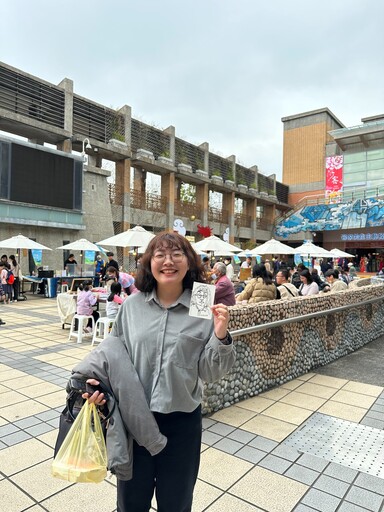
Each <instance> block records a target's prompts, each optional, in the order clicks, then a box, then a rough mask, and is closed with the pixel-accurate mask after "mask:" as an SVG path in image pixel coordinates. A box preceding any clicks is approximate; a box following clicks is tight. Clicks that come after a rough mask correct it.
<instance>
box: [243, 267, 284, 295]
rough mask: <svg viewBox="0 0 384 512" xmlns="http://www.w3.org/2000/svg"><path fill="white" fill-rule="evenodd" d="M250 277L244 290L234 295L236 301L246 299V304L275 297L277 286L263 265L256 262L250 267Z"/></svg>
mask: <svg viewBox="0 0 384 512" xmlns="http://www.w3.org/2000/svg"><path fill="white" fill-rule="evenodd" d="M252 277H253V279H251V281H250V282H249V283H248V284H247V286H246V287H245V288H244V291H242V292H241V293H239V294H238V295H237V296H236V302H242V301H246V302H247V303H248V304H255V303H257V302H263V301H266V300H273V299H276V298H277V288H276V286H275V285H274V283H273V282H272V276H271V273H270V272H268V271H267V269H266V268H265V265H263V264H262V263H261V264H260V265H258V264H256V265H255V266H254V267H253V269H252Z"/></svg>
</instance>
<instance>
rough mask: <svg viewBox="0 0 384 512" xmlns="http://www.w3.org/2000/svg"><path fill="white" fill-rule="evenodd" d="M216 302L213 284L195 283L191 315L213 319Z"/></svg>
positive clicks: (190, 308)
mask: <svg viewBox="0 0 384 512" xmlns="http://www.w3.org/2000/svg"><path fill="white" fill-rule="evenodd" d="M214 301H215V286H214V285H213V284H204V283H193V288H192V296H191V305H190V307H189V315H190V316H196V317H198V318H206V319H210V318H212V311H211V306H213V303H214Z"/></svg>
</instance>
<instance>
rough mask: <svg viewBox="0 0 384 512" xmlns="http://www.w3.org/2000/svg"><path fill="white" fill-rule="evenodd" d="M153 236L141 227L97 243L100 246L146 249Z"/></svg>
mask: <svg viewBox="0 0 384 512" xmlns="http://www.w3.org/2000/svg"><path fill="white" fill-rule="evenodd" d="M154 236H155V235H154V234H153V233H151V232H150V231H147V230H146V229H144V228H143V227H142V226H135V227H134V228H131V229H127V231H124V232H123V233H119V234H118V235H114V236H111V237H109V238H105V239H104V240H101V241H100V242H98V243H99V244H101V245H113V246H114V247H147V245H148V244H149V242H150V241H151V240H152V238H154Z"/></svg>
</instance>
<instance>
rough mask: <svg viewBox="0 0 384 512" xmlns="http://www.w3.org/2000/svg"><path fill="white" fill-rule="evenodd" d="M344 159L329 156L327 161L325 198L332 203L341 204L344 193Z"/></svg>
mask: <svg viewBox="0 0 384 512" xmlns="http://www.w3.org/2000/svg"><path fill="white" fill-rule="evenodd" d="M343 164H344V157H343V156H342V155H341V156H336V155H335V156H328V157H327V158H326V159H325V197H326V198H327V199H328V201H329V202H330V203H339V202H340V201H341V194H342V191H343Z"/></svg>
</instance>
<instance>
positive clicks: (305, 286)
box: [299, 268, 319, 295]
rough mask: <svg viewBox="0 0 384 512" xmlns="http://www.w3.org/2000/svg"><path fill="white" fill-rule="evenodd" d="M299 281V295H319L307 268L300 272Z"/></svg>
mask: <svg viewBox="0 0 384 512" xmlns="http://www.w3.org/2000/svg"><path fill="white" fill-rule="evenodd" d="M300 281H301V286H300V288H299V295H317V294H318V293H319V287H318V285H317V284H316V283H315V281H314V280H313V279H312V274H311V273H310V271H309V270H308V269H307V268H306V269H305V270H303V271H302V272H300Z"/></svg>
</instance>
